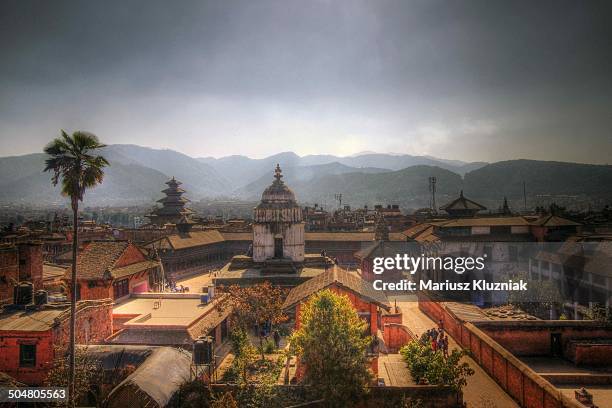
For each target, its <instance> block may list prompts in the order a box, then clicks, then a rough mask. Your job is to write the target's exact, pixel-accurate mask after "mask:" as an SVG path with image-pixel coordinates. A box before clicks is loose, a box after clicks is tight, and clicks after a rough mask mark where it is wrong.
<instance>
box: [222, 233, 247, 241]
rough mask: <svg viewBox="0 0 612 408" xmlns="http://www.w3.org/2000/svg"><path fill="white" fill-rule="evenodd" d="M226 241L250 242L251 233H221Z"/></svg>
mask: <svg viewBox="0 0 612 408" xmlns="http://www.w3.org/2000/svg"><path fill="white" fill-rule="evenodd" d="M221 235H222V236H223V239H225V240H226V241H252V240H253V233H252V232H221Z"/></svg>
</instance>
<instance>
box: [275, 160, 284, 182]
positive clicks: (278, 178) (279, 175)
mask: <svg viewBox="0 0 612 408" xmlns="http://www.w3.org/2000/svg"><path fill="white" fill-rule="evenodd" d="M282 173H283V171H282V170H281V168H280V164H278V163H276V169H274V178H275V179H276V181H279V182H280V181H281V179H282V178H283V174H282Z"/></svg>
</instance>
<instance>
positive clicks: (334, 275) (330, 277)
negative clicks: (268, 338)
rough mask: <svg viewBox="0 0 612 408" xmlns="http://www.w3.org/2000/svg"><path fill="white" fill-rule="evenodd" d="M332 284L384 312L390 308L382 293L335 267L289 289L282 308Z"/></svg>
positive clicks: (369, 284) (357, 277)
mask: <svg viewBox="0 0 612 408" xmlns="http://www.w3.org/2000/svg"><path fill="white" fill-rule="evenodd" d="M334 284H335V285H338V286H340V287H342V288H343V289H347V290H349V291H351V292H354V293H355V294H357V295H358V296H360V297H361V298H363V299H365V300H368V301H370V302H373V303H375V304H377V305H379V306H380V307H382V308H384V309H386V310H389V309H390V308H391V305H390V304H389V301H388V300H387V296H385V294H384V293H383V292H381V291H377V290H374V288H373V287H372V284H371V283H370V282H368V281H366V280H363V279H361V278H360V277H359V276H358V275H357V274H355V273H353V272H349V271H347V270H345V269H342V268H339V267H337V266H336V267H334V268H331V269H329V270H327V271H326V272H324V273H322V274H320V275H318V276H315V277H314V278H312V279H310V280H308V281H306V282H304V283H302V284H301V285H299V286H296V287H295V288H293V289H291V292H289V295H288V296H287V299H285V303H284V304H283V308H284V309H288V308H291V307H293V306H295V305H296V304H298V303H299V302H301V301H302V300H304V299H306V298H308V297H309V296H310V295H312V294H314V293H316V292H318V291H320V290H323V289H325V288H327V287H329V286H331V285H334Z"/></svg>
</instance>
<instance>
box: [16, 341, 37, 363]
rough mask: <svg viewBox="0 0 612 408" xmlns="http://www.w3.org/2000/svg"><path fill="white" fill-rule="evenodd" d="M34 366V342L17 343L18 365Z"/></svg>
mask: <svg viewBox="0 0 612 408" xmlns="http://www.w3.org/2000/svg"><path fill="white" fill-rule="evenodd" d="M34 366H36V344H20V345H19V367H34Z"/></svg>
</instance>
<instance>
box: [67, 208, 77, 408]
mask: <svg viewBox="0 0 612 408" xmlns="http://www.w3.org/2000/svg"><path fill="white" fill-rule="evenodd" d="M78 213H79V203H78V201H77V200H76V198H73V200H72V217H73V222H72V224H73V226H72V282H71V289H70V295H71V296H70V351H69V359H70V360H69V368H68V386H69V387H70V388H69V397H70V406H71V407H74V406H75V403H76V401H75V382H76V381H75V380H76V379H75V373H76V364H75V362H76V359H75V355H76V354H75V347H76V346H75V345H76V300H77V288H78V286H77V251H78V248H79V239H78V233H79V227H78Z"/></svg>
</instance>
